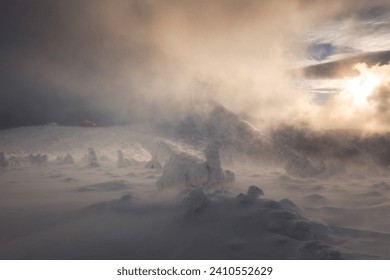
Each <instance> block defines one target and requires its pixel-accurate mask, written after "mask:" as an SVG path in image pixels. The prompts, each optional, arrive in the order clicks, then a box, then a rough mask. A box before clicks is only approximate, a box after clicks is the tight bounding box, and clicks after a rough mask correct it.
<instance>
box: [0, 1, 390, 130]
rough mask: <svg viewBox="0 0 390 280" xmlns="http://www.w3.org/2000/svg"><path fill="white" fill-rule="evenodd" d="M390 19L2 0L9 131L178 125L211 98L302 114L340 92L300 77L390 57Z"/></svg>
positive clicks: (295, 7)
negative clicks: (338, 64)
mask: <svg viewBox="0 0 390 280" xmlns="http://www.w3.org/2000/svg"><path fill="white" fill-rule="evenodd" d="M389 15H390V4H389V3H388V1H381V0H373V1H363V0H357V1H352V0H351V1H347V0H345V1H332V0H331V1H326V3H325V1H317V0H293V1H270V0H264V1H254V0H240V1H239V0H225V1H222V0H211V1H210V0H209V1H205V0H200V1H191V0H190V1H179V0H161V1H151V0H143V1H141V0H128V1H125V0H117V1H108V0H107V1H104V0H96V1H89V0H78V1H76V0H69V1H49V0H32V1H23V0H12V1H11V0H10V1H8V0H2V1H0V61H1V64H0V100H1V102H0V129H5V128H11V127H17V126H28V125H42V124H47V123H50V122H57V123H59V124H64V125H77V124H78V123H79V122H81V121H83V120H85V119H89V120H91V121H94V122H95V123H97V124H98V125H111V124H122V123H132V122H138V121H144V120H154V119H167V120H169V119H172V118H174V119H177V118H181V117H183V116H184V115H185V114H186V112H188V111H189V110H193V108H194V107H197V106H194V104H203V103H204V102H206V101H208V100H213V101H215V102H218V103H220V104H222V105H223V106H225V107H226V108H228V109H230V110H232V111H233V112H235V113H237V114H241V115H243V116H250V117H251V118H253V119H258V120H262V121H270V120H283V119H289V118H291V116H298V115H299V116H305V112H307V111H308V110H309V111H312V109H311V107H310V106H311V103H312V100H313V95H312V94H310V93H309V94H308V92H310V91H311V92H313V91H314V92H315V93H316V96H317V98H318V96H320V94H323V95H324V96H325V97H324V98H322V99H323V100H325V99H327V97H326V96H327V93H328V92H332V89H334V87H333V86H331V83H327V84H325V85H321V87H318V84H317V82H314V84H317V85H315V86H311V85H312V84H313V80H312V79H309V78H308V77H305V76H303V77H300V78H299V82H300V83H301V84H304V86H303V87H302V86H301V87H296V84H297V77H296V75H292V74H291V73H292V72H294V71H292V69H297V68H298V69H299V68H300V67H304V66H307V65H317V64H321V63H324V62H329V61H334V60H340V59H341V60H342V59H344V58H346V57H350V56H356V55H357V56H359V55H361V54H366V53H367V52H380V51H387V50H390V35H389V34H390V32H389V31H390V30H389V29H390V24H389V19H390V17H389ZM361 57H362V58H359V59H361V60H362V62H364V56H361ZM387 62H388V61H381V63H382V64H387ZM342 63H343V62H342ZM351 67H352V66H351ZM319 69H322V68H319ZM321 71H322V70H321ZM302 80H303V81H304V82H302ZM381 96H382V97H383V94H382V95H381ZM320 97H321V96H320ZM320 99H321V98H320ZM382 99H383V98H382ZM199 106H201V105H199ZM328 110H333V109H332V108H328ZM325 115H326V114H325ZM306 116H307V114H306ZM314 119H316V120H318V121H320V119H324V117H322V118H314Z"/></svg>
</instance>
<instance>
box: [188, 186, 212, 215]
mask: <svg viewBox="0 0 390 280" xmlns="http://www.w3.org/2000/svg"><path fill="white" fill-rule="evenodd" d="M208 204H209V199H208V197H207V195H206V193H205V192H204V190H202V189H200V188H194V187H192V188H188V189H186V190H185V192H184V194H183V199H182V205H183V206H184V209H185V210H186V211H187V212H188V213H193V212H200V211H202V210H204V209H205V208H206V207H207V205H208Z"/></svg>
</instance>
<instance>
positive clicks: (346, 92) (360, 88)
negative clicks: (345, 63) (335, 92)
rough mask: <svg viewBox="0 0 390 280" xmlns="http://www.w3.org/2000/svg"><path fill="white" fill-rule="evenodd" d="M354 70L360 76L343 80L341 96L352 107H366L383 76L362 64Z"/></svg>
mask: <svg viewBox="0 0 390 280" xmlns="http://www.w3.org/2000/svg"><path fill="white" fill-rule="evenodd" d="M354 68H355V69H357V70H358V71H359V73H360V74H359V76H356V77H353V78H345V79H344V80H343V90H342V92H341V95H342V97H343V99H347V100H348V101H350V105H352V106H354V107H364V106H368V105H369V99H370V96H371V95H372V94H373V93H374V92H375V90H376V89H377V88H378V87H379V86H380V85H381V83H382V79H383V75H381V74H380V73H378V72H377V71H375V69H374V68H368V67H367V65H366V64H364V63H361V64H356V65H355V66H354Z"/></svg>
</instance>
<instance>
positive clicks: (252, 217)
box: [0, 109, 390, 259]
mask: <svg viewBox="0 0 390 280" xmlns="http://www.w3.org/2000/svg"><path fill="white" fill-rule="evenodd" d="M198 117H199V116H192V117H191V118H189V119H187V120H185V121H183V122H182V123H181V124H180V125H177V126H176V128H171V129H158V128H157V127H154V126H149V127H148V128H145V126H143V125H129V126H116V127H94V128H82V127H63V126H40V127H24V128H23V127H22V128H14V129H8V130H2V131H0V152H2V154H0V225H1V226H0V258H1V259H361V258H363V259H372V258H374V259H378V258H379V259H389V258H390V200H389V198H390V175H389V173H388V170H387V167H384V166H385V164H384V163H383V162H380V161H379V162H378V158H379V159H381V156H380V155H376V154H375V153H373V152H371V150H370V149H369V148H367V147H369V144H370V143H371V142H369V141H368V140H365V141H358V140H356V139H355V138H353V139H355V140H354V141H352V140H351V139H352V138H348V137H344V138H340V136H338V135H336V136H334V135H333V134H332V135H333V136H327V137H328V138H326V137H325V138H324V137H322V138H318V139H317V138H316V139H315V141H314V140H313V141H314V142H313V143H316V144H315V145H314V144H313V143H312V144H313V145H312V146H310V145H306V146H307V147H309V146H310V147H309V148H310V149H308V151H307V152H306V153H302V151H300V149H299V145H298V144H299V143H302V142H304V141H305V140H307V139H309V138H310V137H309V136H307V135H305V137H301V138H299V139H300V140H297V135H296V134H294V133H295V132H296V131H290V130H288V129H284V130H283V131H273V132H272V133H271V132H269V133H260V132H259V131H256V130H255V129H253V128H252V127H251V126H249V125H246V124H245V122H241V121H240V120H239V119H238V118H236V117H234V116H231V115H229V114H228V113H227V112H224V111H223V110H222V111H221V109H220V111H218V110H217V112H215V111H214V112H213V113H212V114H210V116H209V117H208V118H209V119H207V120H206V121H203V120H200V119H199V118H198ZM223 120H225V123H223V122H224V121H223ZM213 121H214V122H218V123H219V125H218V129H219V130H218V129H214V128H216V126H214V125H213ZM206 123H207V124H208V125H209V124H210V123H211V124H212V125H209V126H208V125H205V124H206ZM229 123H230V124H231V125H230V126H229V125H228V124H229ZM293 132H294V133H293ZM299 135H301V136H302V135H304V134H299ZM310 139H311V138H310ZM321 139H322V140H323V139H325V140H326V141H325V140H324V141H322V142H321ZM382 142H383V141H382ZM335 143H336V144H335ZM362 143H363V144H362ZM375 143H376V142H375ZM309 144H310V143H309ZM321 145H323V146H324V147H326V148H323V147H322V146H321ZM306 146H305V147H306ZM335 147H336V148H337V149H336V148H335ZM324 149H326V155H325V154H321V153H320V151H322V152H324ZM354 149H356V150H357V151H358V152H359V153H358V155H356V156H355V157H353V156H351V155H350V154H353V151H354ZM345 151H349V152H350V153H349V154H348V153H347V154H345ZM343 152H344V153H343ZM332 153H334V154H332ZM382 154H383V152H382ZM360 162H363V163H364V164H360ZM161 167H162V168H161Z"/></svg>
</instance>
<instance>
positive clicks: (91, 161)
mask: <svg viewBox="0 0 390 280" xmlns="http://www.w3.org/2000/svg"><path fill="white" fill-rule="evenodd" d="M87 159H88V166H90V167H98V166H100V164H99V162H98V159H97V156H96V153H95V150H94V149H93V148H88V157H87Z"/></svg>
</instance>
